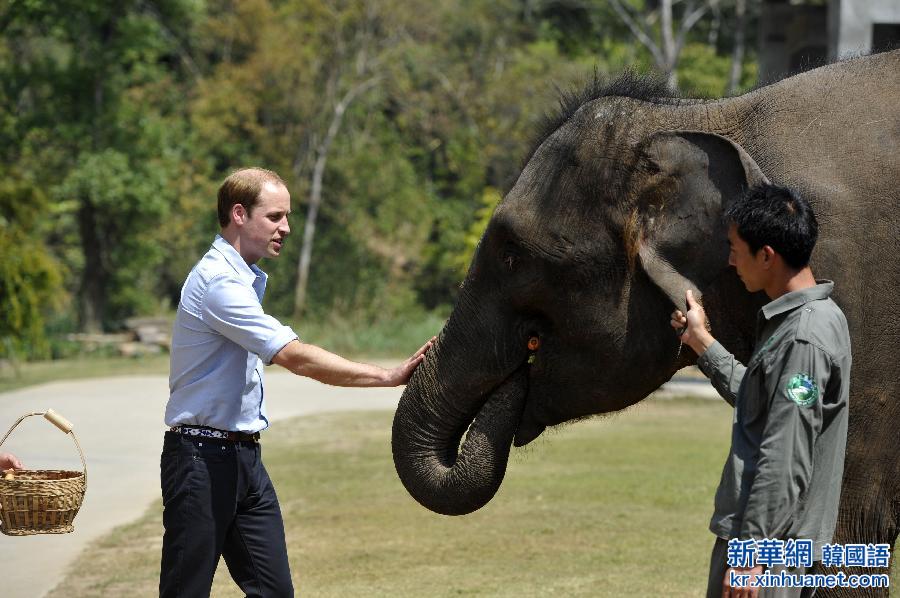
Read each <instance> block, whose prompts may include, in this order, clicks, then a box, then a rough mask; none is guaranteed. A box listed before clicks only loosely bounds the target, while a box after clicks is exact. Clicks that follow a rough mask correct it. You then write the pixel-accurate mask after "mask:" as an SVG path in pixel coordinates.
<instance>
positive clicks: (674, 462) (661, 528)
mask: <svg viewBox="0 0 900 598" xmlns="http://www.w3.org/2000/svg"><path fill="white" fill-rule="evenodd" d="M391 418H392V414H391V413H386V412H372V413H343V414H326V415H320V416H313V417H305V418H298V419H294V420H290V421H285V422H279V423H277V424H275V425H273V426H272V429H271V430H270V431H269V432H268V433H267V434H266V437H265V439H264V449H263V451H264V455H265V460H266V464H267V467H268V469H269V472H270V474H271V476H272V478H273V479H274V481H275V485H276V488H277V489H278V493H279V498H280V500H281V504H282V509H283V511H284V517H285V525H286V533H287V538H288V545H289V546H288V550H289V553H290V558H291V567H292V570H293V574H294V581H295V586H296V588H297V590H298V593H299V594H300V595H309V596H335V597H338V596H340V597H344V596H456V595H480V596H543V595H547V594H551V593H556V594H558V595H564V596H616V597H620V596H648V595H665V596H696V595H699V594H700V593H701V591H702V589H703V588H704V587H705V580H706V570H707V564H708V554H709V549H710V546H711V542H712V535H711V534H710V533H709V532H708V531H707V530H706V525H707V522H708V518H709V515H710V509H711V507H712V496H713V491H714V490H715V486H716V483H717V482H718V477H719V473H720V470H721V465H722V461H723V459H724V457H725V454H726V451H727V446H728V444H727V443H728V429H729V425H730V413H729V408H728V407H727V406H726V405H725V404H724V403H720V402H717V401H702V400H692V399H678V400H669V401H664V400H654V401H648V402H647V403H646V404H644V405H639V406H637V407H636V408H633V409H631V410H629V411H628V412H626V413H624V414H619V415H616V416H613V417H609V418H604V419H594V420H590V421H586V422H581V423H578V424H574V425H570V426H566V427H563V428H561V429H559V430H555V431H551V432H550V433H548V434H547V436H546V438H544V439H542V440H539V441H537V442H536V444H535V445H534V446H532V447H529V448H527V449H526V450H518V451H515V452H514V453H513V455H512V457H511V463H510V467H509V470H508V472H507V475H506V480H505V482H504V484H503V486H502V487H501V489H500V492H499V493H498V495H497V497H496V498H495V499H494V500H493V501H492V502H491V503H490V504H488V505H487V506H486V507H484V508H483V509H481V510H480V511H478V512H476V513H474V514H472V515H469V516H465V517H444V516H440V515H435V514H433V513H431V512H429V511H427V510H425V509H424V508H422V507H421V506H419V505H418V504H417V503H415V502H414V501H413V500H412V499H411V498H410V497H409V496H408V495H407V493H406V491H405V490H404V489H403V487H402V485H401V484H400V482H399V480H398V479H397V476H396V473H395V472H394V468H393V462H392V459H391V452H390V425H391ZM160 510H161V508H160V505H159V504H153V505H152V506H151V507H150V509H149V510H148V511H147V513H146V514H145V515H144V516H143V517H142V518H140V519H139V520H138V521H136V522H134V523H132V524H130V525H127V526H124V527H122V528H119V529H117V530H114V531H113V532H112V533H110V534H109V535H108V536H106V537H104V538H102V539H100V540H99V541H97V542H96V543H95V544H94V545H92V546H91V547H89V548H88V549H87V550H86V551H85V552H84V554H83V555H82V556H81V557H80V558H79V559H78V561H77V562H76V563H75V564H74V566H73V568H72V569H71V571H70V573H69V574H68V576H67V577H66V579H65V580H64V581H63V582H62V583H61V584H60V586H59V587H58V588H57V590H56V591H55V592H53V593H51V596H54V597H61V596H66V597H78V596H125V595H128V596H154V595H156V593H157V585H156V584H157V576H158V574H159V548H160V543H161V535H162V525H161V521H160ZM240 595H241V594H240V592H239V591H238V589H237V587H236V586H235V585H234V584H233V582H232V581H231V579H230V577H229V576H228V573H227V570H226V569H225V567H224V563H221V564H220V568H219V572H218V573H217V575H216V581H215V584H214V588H213V596H240Z"/></svg>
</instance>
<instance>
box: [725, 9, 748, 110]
mask: <svg viewBox="0 0 900 598" xmlns="http://www.w3.org/2000/svg"><path fill="white" fill-rule="evenodd" d="M734 11H735V21H734V51H733V52H732V53H731V73H730V75H729V77H728V91H727V93H728V95H734V94H735V93H736V92H737V90H738V86H740V84H741V71H742V70H743V66H744V21H745V20H746V13H747V0H735V5H734Z"/></svg>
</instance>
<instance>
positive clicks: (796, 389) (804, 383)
mask: <svg viewBox="0 0 900 598" xmlns="http://www.w3.org/2000/svg"><path fill="white" fill-rule="evenodd" d="M785 391H786V392H787V396H788V397H790V399H791V400H792V401H794V402H795V403H797V404H798V405H800V406H801V407H809V406H810V405H813V404H815V402H816V400H817V399H818V398H819V387H818V386H816V383H815V382H813V379H812V378H810V377H809V376H808V375H806V374H797V375H796V376H794V377H793V378H791V380H790V381H789V382H788V383H787V388H785Z"/></svg>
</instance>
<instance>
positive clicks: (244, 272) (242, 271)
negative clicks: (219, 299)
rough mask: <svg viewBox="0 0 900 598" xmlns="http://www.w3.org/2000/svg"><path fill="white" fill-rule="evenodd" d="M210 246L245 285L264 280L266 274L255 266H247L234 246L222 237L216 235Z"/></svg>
mask: <svg viewBox="0 0 900 598" xmlns="http://www.w3.org/2000/svg"><path fill="white" fill-rule="evenodd" d="M212 246H213V249H215V250H216V251H218V252H219V253H221V254H222V257H224V258H225V261H226V262H228V265H230V266H231V267H232V268H234V271H235V272H237V273H238V275H239V276H240V277H241V278H242V279H243V280H244V281H246V283H247V284H249V285H252V284H253V283H254V282H255V281H256V279H258V278H261V279H263V281H265V280H266V278H267V277H266V273H265V272H263V271H262V270H261V269H260V268H259V266H257V265H256V264H248V263H247V262H245V261H244V258H242V257H241V254H240V253H238V252H237V250H236V249H235V248H234V246H233V245H232V244H231V243H229V242H228V241H226V240H225V239H224V238H223V237H222V235H218V234H217V235H216V239H215V240H214V241H213V244H212Z"/></svg>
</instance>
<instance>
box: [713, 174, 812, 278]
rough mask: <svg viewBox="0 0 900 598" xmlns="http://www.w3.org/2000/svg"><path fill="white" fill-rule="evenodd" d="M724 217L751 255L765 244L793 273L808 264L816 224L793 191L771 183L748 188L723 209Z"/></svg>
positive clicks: (810, 212) (806, 205)
mask: <svg viewBox="0 0 900 598" xmlns="http://www.w3.org/2000/svg"><path fill="white" fill-rule="evenodd" d="M725 217H726V218H727V219H728V220H730V221H731V222H733V223H734V224H735V226H737V233H738V235H740V237H741V238H742V239H743V240H744V241H746V242H747V245H749V246H750V251H752V252H753V253H754V254H755V253H756V252H757V251H759V250H760V249H762V247H763V246H764V245H768V246H769V247H771V248H772V249H774V250H775V252H776V253H778V255H780V256H781V257H782V258H783V259H784V261H785V262H786V263H787V264H788V265H789V266H791V267H792V268H794V269H796V270H800V269H802V268H805V267H806V265H807V264H809V258H810V256H811V255H812V251H813V247H815V246H816V239H817V238H818V236H819V223H818V222H817V221H816V215H815V213H814V212H813V209H812V207H811V206H810V205H809V203H808V202H807V201H806V200H805V199H803V198H802V197H801V196H800V194H799V193H797V192H796V191H795V190H793V189H790V188H788V187H781V186H779V185H772V184H763V185H757V186H755V187H751V188H750V189H747V191H746V192H745V193H744V195H743V196H741V198H740V199H738V200H736V201H734V202H732V204H731V205H729V206H728V207H727V208H726V209H725Z"/></svg>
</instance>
